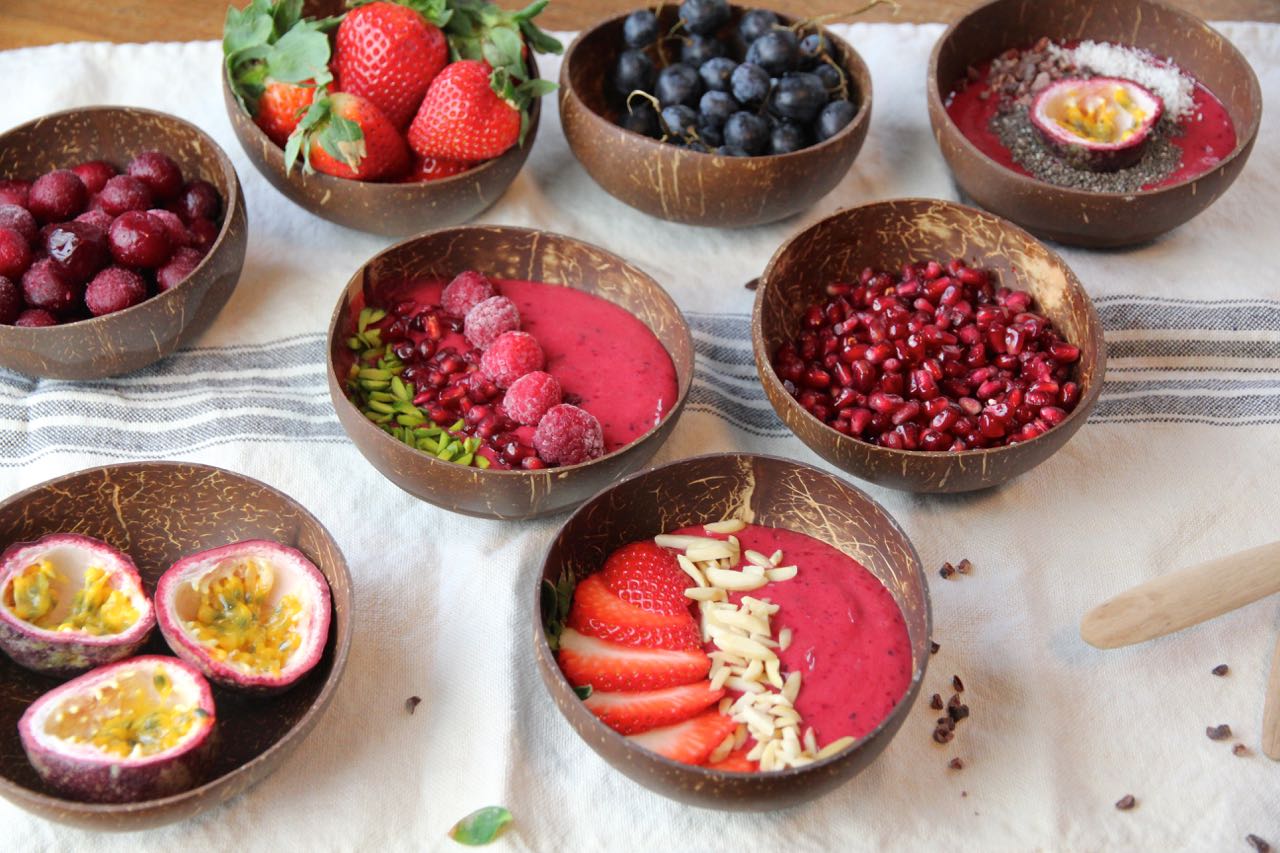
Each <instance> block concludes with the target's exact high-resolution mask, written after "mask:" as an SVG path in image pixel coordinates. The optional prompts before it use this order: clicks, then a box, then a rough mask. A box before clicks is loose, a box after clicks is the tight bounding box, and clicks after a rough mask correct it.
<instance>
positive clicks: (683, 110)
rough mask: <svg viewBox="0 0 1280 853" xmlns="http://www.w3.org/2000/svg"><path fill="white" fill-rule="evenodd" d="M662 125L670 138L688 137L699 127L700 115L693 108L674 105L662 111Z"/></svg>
mask: <svg viewBox="0 0 1280 853" xmlns="http://www.w3.org/2000/svg"><path fill="white" fill-rule="evenodd" d="M662 123H663V125H665V127H666V130H667V134H668V135H670V136H686V137H687V136H688V135H689V134H690V133H691V132H692V131H693V130H694V128H696V127H697V126H698V114H697V113H696V112H695V111H694V109H693V107H687V106H685V105H684V104H672V105H671V106H669V107H665V108H664V109H663V110H662Z"/></svg>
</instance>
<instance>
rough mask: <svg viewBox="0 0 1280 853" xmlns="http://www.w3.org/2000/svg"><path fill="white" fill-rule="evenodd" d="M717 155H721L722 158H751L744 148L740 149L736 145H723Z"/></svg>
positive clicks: (718, 149) (717, 150)
mask: <svg viewBox="0 0 1280 853" xmlns="http://www.w3.org/2000/svg"><path fill="white" fill-rule="evenodd" d="M716 153H717V154H719V155H721V156H722V157H750V156H751V155H750V154H748V153H747V152H746V151H745V150H743V149H742V148H739V147H738V146H736V145H721V146H720V147H719V148H717V149H716Z"/></svg>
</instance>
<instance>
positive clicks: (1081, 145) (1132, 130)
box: [1030, 77, 1164, 172]
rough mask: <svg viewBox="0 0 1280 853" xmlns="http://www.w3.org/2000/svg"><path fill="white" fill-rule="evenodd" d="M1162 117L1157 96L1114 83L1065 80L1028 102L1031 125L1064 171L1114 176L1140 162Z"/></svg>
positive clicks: (1129, 83)
mask: <svg viewBox="0 0 1280 853" xmlns="http://www.w3.org/2000/svg"><path fill="white" fill-rule="evenodd" d="M1163 114H1164V101H1162V100H1161V99H1160V97H1159V96H1158V95H1156V94H1155V93H1154V92H1152V91H1151V90H1150V89H1147V88H1146V87H1144V86H1140V85H1138V84H1137V83H1134V82H1133V81H1132V80H1121V79H1119V78H1117V77H1093V78H1090V79H1087V80H1082V79H1078V78H1067V79H1064V80H1059V81H1057V82H1056V83H1052V84H1050V85H1049V86H1048V87H1046V88H1045V89H1043V90H1042V91H1041V92H1040V94H1039V95H1037V96H1036V98H1035V100H1034V101H1032V102H1031V111H1030V118H1031V123H1032V124H1033V125H1034V126H1035V128H1036V130H1038V131H1040V135H1041V136H1042V137H1043V138H1044V140H1045V142H1046V144H1048V146H1049V147H1050V148H1051V149H1052V150H1053V151H1054V152H1055V153H1056V154H1057V155H1058V156H1059V157H1061V158H1062V159H1063V160H1065V161H1066V162H1067V163H1068V164H1069V165H1071V166H1072V167H1074V168H1077V169H1087V170H1089V171H1094V172H1114V171H1116V170H1117V169H1125V168H1128V167H1129V166H1132V165H1134V164H1135V163H1137V162H1138V161H1139V160H1141V159H1142V152H1143V151H1144V150H1145V149H1146V146H1147V142H1148V141H1150V139H1151V132H1152V130H1154V129H1155V126H1156V123H1157V122H1159V121H1160V117H1161V116H1162V115H1163Z"/></svg>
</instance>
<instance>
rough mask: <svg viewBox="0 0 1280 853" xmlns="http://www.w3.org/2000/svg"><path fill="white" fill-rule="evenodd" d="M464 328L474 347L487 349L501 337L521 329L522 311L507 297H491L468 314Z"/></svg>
mask: <svg viewBox="0 0 1280 853" xmlns="http://www.w3.org/2000/svg"><path fill="white" fill-rule="evenodd" d="M462 328H463V331H464V332H465V334H466V336H467V340H468V341H469V342H470V343H471V345H472V346H473V347H479V348H480V349H485V348H487V347H488V346H489V345H490V344H492V343H493V342H494V341H496V340H497V339H498V336H499V335H502V334H504V333H506V332H514V331H516V330H517V329H519V328H520V309H518V308H516V304H515V303H514V302H512V301H511V300H510V299H508V298H507V297H505V296H490V297H489V298H488V299H486V300H485V301H483V302H481V303H479V304H478V305H475V306H473V307H472V309H471V310H470V311H468V312H467V318H466V320H464V321H463V327H462Z"/></svg>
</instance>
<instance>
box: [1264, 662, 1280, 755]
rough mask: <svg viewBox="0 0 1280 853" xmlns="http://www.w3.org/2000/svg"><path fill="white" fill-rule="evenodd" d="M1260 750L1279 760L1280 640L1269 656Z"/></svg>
mask: <svg viewBox="0 0 1280 853" xmlns="http://www.w3.org/2000/svg"><path fill="white" fill-rule="evenodd" d="M1262 751H1263V752H1264V753H1266V755H1267V758H1270V759H1272V760H1273V761H1280V640H1277V641H1276V651H1275V654H1273V655H1272V656H1271V680H1270V681H1269V682H1267V704H1266V707H1265V708H1264V709H1263V711H1262Z"/></svg>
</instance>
